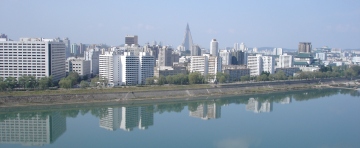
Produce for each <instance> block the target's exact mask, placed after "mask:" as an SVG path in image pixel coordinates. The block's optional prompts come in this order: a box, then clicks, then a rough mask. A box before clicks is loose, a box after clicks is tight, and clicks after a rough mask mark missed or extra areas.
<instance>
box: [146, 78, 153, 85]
mask: <svg viewBox="0 0 360 148" xmlns="http://www.w3.org/2000/svg"><path fill="white" fill-rule="evenodd" d="M154 80H155V78H154V77H150V78H146V80H145V84H146V85H154V84H155V82H154Z"/></svg>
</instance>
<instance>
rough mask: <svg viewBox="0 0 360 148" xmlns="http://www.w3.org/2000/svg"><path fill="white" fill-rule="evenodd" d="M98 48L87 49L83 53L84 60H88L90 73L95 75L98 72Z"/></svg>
mask: <svg viewBox="0 0 360 148" xmlns="http://www.w3.org/2000/svg"><path fill="white" fill-rule="evenodd" d="M99 55H100V49H99V48H91V49H87V50H86V51H85V53H84V58H85V60H88V61H90V73H91V74H92V75H93V76H95V75H97V74H99Z"/></svg>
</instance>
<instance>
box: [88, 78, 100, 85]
mask: <svg viewBox="0 0 360 148" xmlns="http://www.w3.org/2000/svg"><path fill="white" fill-rule="evenodd" d="M99 82H100V81H99V76H96V77H94V78H92V79H91V83H90V85H91V86H92V87H97V86H98V84H99Z"/></svg>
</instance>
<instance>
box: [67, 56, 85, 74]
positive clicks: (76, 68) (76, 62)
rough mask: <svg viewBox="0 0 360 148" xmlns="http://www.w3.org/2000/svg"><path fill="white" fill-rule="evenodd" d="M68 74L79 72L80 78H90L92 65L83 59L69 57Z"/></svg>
mask: <svg viewBox="0 0 360 148" xmlns="http://www.w3.org/2000/svg"><path fill="white" fill-rule="evenodd" d="M65 65H66V66H65V70H66V73H69V72H71V71H73V72H77V73H78V74H79V75H80V76H89V75H90V74H91V70H90V69H91V68H90V67H91V66H90V65H91V63H90V61H89V60H85V59H83V58H75V57H69V58H68V59H67V60H66V62H65Z"/></svg>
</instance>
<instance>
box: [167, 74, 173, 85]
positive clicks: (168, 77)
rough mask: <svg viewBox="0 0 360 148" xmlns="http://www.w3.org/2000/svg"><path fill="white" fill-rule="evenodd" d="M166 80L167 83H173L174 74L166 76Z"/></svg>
mask: <svg viewBox="0 0 360 148" xmlns="http://www.w3.org/2000/svg"><path fill="white" fill-rule="evenodd" d="M166 82H167V83H168V84H174V82H175V80H174V76H172V75H168V76H166Z"/></svg>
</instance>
